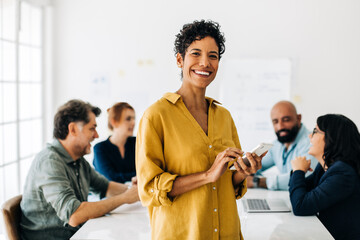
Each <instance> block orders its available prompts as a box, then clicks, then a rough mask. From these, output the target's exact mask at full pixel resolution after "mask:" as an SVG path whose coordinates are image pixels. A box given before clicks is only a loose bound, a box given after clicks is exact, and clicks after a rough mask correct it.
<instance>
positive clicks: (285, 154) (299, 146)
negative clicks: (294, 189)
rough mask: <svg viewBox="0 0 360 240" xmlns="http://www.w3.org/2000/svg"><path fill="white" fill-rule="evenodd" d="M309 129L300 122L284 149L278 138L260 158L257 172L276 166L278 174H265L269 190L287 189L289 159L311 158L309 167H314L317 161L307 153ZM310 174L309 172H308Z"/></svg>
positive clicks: (260, 172)
mask: <svg viewBox="0 0 360 240" xmlns="http://www.w3.org/2000/svg"><path fill="white" fill-rule="evenodd" d="M309 134H310V132H309V130H307V129H306V127H305V126H304V125H303V124H301V127H300V130H299V132H298V134H297V136H296V138H295V140H294V142H292V143H291V144H290V146H289V148H288V149H286V147H285V145H284V144H282V143H280V142H279V141H278V140H275V141H274V142H273V144H274V146H273V147H272V148H271V149H270V150H269V152H268V153H267V154H266V156H265V157H264V158H263V160H262V168H261V169H260V170H259V171H258V172H257V174H260V175H261V174H262V172H263V171H265V170H267V169H269V168H271V167H272V166H276V167H277V169H278V170H279V174H276V175H271V176H266V185H267V187H268V189H270V190H288V189H289V180H290V172H291V170H292V168H291V160H293V159H294V158H295V157H298V156H305V157H306V159H311V168H312V169H315V167H316V164H317V163H318V161H317V160H316V159H315V158H314V157H313V156H311V155H309V154H308V152H309V148H310V140H309V137H308V135H309ZM309 174H310V173H309Z"/></svg>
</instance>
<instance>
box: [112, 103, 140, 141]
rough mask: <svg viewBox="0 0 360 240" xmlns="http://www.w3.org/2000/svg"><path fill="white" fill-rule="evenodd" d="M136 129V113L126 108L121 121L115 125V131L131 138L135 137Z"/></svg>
mask: <svg viewBox="0 0 360 240" xmlns="http://www.w3.org/2000/svg"><path fill="white" fill-rule="evenodd" d="M134 127H135V111H134V110H132V109H130V108H125V109H124V110H123V111H122V113H121V117H120V120H119V121H118V122H114V123H113V128H114V129H113V131H114V132H115V131H116V132H119V133H121V135H126V136H127V137H130V136H132V135H133V132H134Z"/></svg>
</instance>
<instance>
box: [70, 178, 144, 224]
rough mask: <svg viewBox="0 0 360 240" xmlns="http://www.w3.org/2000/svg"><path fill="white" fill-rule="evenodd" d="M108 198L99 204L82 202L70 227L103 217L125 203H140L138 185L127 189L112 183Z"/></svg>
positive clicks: (73, 215)
mask: <svg viewBox="0 0 360 240" xmlns="http://www.w3.org/2000/svg"><path fill="white" fill-rule="evenodd" d="M106 196H109V198H107V199H104V200H101V201H98V202H82V203H81V204H80V206H79V207H78V209H76V211H75V212H74V213H73V214H72V215H71V216H70V219H69V225H70V226H73V227H76V226H78V225H80V224H82V223H84V222H86V221H87V220H89V219H92V218H97V217H100V216H103V215H104V214H106V213H108V212H110V211H112V210H114V209H115V208H117V207H119V206H120V205H122V204H124V203H134V202H136V201H139V195H138V190H137V185H133V187H131V188H130V189H127V186H126V185H125V184H121V183H115V182H110V183H109V187H108V189H107V192H106Z"/></svg>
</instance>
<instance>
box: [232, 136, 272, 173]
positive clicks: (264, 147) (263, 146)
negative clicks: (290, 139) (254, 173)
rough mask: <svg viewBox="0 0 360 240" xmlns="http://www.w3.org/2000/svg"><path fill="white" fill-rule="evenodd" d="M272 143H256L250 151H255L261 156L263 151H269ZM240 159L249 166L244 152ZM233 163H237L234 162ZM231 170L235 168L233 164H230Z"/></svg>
mask: <svg viewBox="0 0 360 240" xmlns="http://www.w3.org/2000/svg"><path fill="white" fill-rule="evenodd" d="M272 146H273V145H272V144H271V143H260V144H259V145H257V146H256V147H255V148H254V149H253V150H251V153H255V154H256V155H257V156H261V155H262V154H263V153H265V152H266V151H269V149H270V148H271V147H272ZM242 159H243V161H244V163H245V165H246V166H248V167H250V166H251V165H250V162H249V160H248V159H247V157H246V155H245V153H244V154H243V156H242ZM234 164H237V163H235V162H234ZM230 169H231V170H235V169H236V168H235V166H232V167H231V168H230Z"/></svg>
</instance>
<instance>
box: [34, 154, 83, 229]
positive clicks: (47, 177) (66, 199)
mask: <svg viewBox="0 0 360 240" xmlns="http://www.w3.org/2000/svg"><path fill="white" fill-rule="evenodd" d="M38 174H39V177H38V179H39V182H38V188H39V189H41V191H42V192H43V196H44V198H45V199H46V201H47V202H49V203H50V204H51V206H52V207H53V208H54V210H55V212H56V215H57V216H58V217H59V218H60V219H61V220H62V221H64V222H65V223H68V222H69V219H70V216H71V215H72V214H73V213H74V212H75V211H76V209H78V207H79V206H80V204H81V202H80V201H79V200H78V199H77V198H76V195H75V192H74V190H73V188H72V187H71V186H70V182H69V180H68V176H67V174H66V171H65V167H64V163H62V162H60V161H48V160H45V161H44V162H43V163H42V164H41V165H40V167H39V171H38Z"/></svg>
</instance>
